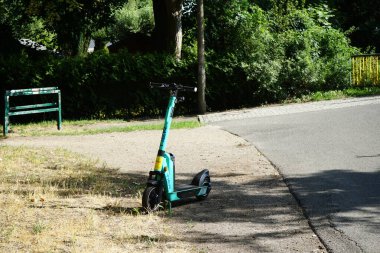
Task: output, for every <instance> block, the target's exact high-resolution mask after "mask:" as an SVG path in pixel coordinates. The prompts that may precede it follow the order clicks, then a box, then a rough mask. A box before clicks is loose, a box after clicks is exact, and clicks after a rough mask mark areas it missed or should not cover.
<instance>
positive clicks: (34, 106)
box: [9, 103, 58, 111]
mask: <svg viewBox="0 0 380 253" xmlns="http://www.w3.org/2000/svg"><path fill="white" fill-rule="evenodd" d="M53 106H58V103H45V104H35V105H20V106H14V107H10V108H9V109H10V110H11V111H15V110H24V109H34V108H41V107H53Z"/></svg>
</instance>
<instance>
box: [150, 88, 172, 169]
mask: <svg viewBox="0 0 380 253" xmlns="http://www.w3.org/2000/svg"><path fill="white" fill-rule="evenodd" d="M176 100H177V92H176V91H173V92H171V95H170V99H169V104H168V108H167V109H166V114H165V123H164V129H163V130H162V136H161V142H160V148H159V150H158V154H157V158H156V163H155V165H154V170H156V171H161V169H162V162H163V159H164V154H165V150H166V144H167V140H168V137H169V131H170V125H171V123H172V119H173V113H174V107H175V103H176Z"/></svg>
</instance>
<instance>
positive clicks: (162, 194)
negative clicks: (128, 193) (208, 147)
mask: <svg viewBox="0 0 380 253" xmlns="http://www.w3.org/2000/svg"><path fill="white" fill-rule="evenodd" d="M150 87H151V88H157V89H162V90H168V91H169V92H170V99H169V105H168V107H167V110H166V115H165V124H164V129H163V131H162V137H161V142H160V147H159V149H158V154H157V157H156V162H155V165H154V169H153V170H152V171H150V172H149V177H148V181H147V186H146V188H145V190H144V193H143V197H142V206H143V208H144V210H145V211H147V212H152V211H156V210H158V209H159V208H160V207H164V203H165V202H166V204H167V205H168V207H169V212H171V204H172V202H175V201H179V200H181V199H184V198H189V197H196V198H197V199H198V200H204V199H206V198H207V196H208V194H209V193H210V191H211V181H210V175H209V171H208V170H207V169H204V170H202V171H201V172H199V173H198V174H196V175H195V176H194V178H193V180H192V181H191V183H190V184H185V185H176V184H175V157H174V155H173V154H171V153H167V152H166V144H167V140H168V136H169V130H170V125H171V122H172V119H173V112H174V107H175V104H176V102H177V95H178V92H182V91H186V92H196V91H197V88H195V87H188V86H183V85H180V84H175V83H171V84H167V83H150Z"/></svg>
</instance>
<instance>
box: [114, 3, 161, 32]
mask: <svg viewBox="0 0 380 253" xmlns="http://www.w3.org/2000/svg"><path fill="white" fill-rule="evenodd" d="M114 16H115V24H114V25H113V26H112V27H111V34H113V37H114V39H121V38H124V37H127V34H129V33H150V32H151V31H152V30H153V27H154V16H153V2H152V1H150V0H130V1H128V2H127V3H125V4H124V5H123V7H122V8H119V9H116V10H114Z"/></svg>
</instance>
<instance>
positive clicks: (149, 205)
mask: <svg viewBox="0 0 380 253" xmlns="http://www.w3.org/2000/svg"><path fill="white" fill-rule="evenodd" d="M160 202H161V196H160V193H159V190H158V187H156V186H148V187H147V188H145V190H144V193H143V198H142V206H143V208H144V210H145V211H147V212H154V211H157V210H158V208H159V207H160Z"/></svg>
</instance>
